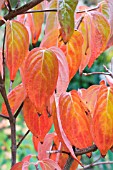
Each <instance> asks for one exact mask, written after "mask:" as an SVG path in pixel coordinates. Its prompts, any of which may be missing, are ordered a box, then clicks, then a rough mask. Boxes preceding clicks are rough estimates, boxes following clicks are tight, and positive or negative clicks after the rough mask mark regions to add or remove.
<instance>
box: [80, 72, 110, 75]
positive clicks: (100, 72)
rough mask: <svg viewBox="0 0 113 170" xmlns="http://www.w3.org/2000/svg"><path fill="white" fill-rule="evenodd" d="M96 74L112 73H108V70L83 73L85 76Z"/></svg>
mask: <svg viewBox="0 0 113 170" xmlns="http://www.w3.org/2000/svg"><path fill="white" fill-rule="evenodd" d="M95 74H103V75H109V76H110V75H111V74H110V73H106V72H92V73H83V75H84V76H91V75H95Z"/></svg>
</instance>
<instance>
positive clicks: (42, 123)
mask: <svg viewBox="0 0 113 170" xmlns="http://www.w3.org/2000/svg"><path fill="white" fill-rule="evenodd" d="M29 106H30V107H29ZM23 111H24V120H25V122H26V124H27V126H28V128H29V130H30V131H31V132H32V133H33V135H34V136H36V137H38V138H39V140H40V141H41V142H43V140H44V137H45V135H46V133H47V132H48V131H49V130H50V128H51V126H52V117H48V113H47V112H46V111H43V114H42V115H39V113H38V111H37V109H36V108H35V106H34V105H33V104H32V103H31V101H30V100H29V98H28V97H27V98H26V100H25V102H24V106H23Z"/></svg>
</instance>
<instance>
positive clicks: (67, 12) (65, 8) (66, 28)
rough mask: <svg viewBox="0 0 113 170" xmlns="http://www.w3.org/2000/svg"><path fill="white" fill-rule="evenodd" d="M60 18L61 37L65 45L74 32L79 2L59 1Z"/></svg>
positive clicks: (76, 0)
mask: <svg viewBox="0 0 113 170" xmlns="http://www.w3.org/2000/svg"><path fill="white" fill-rule="evenodd" d="M58 2H59V11H58V18H59V23H60V26H61V29H60V35H61V38H62V39H63V42H64V43H67V42H68V41H69V39H70V38H71V36H72V35H73V32H74V12H75V9H76V6H77V4H78V0H71V1H70V0H63V1H62V0H59V1H58Z"/></svg>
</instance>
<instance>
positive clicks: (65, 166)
mask: <svg viewBox="0 0 113 170" xmlns="http://www.w3.org/2000/svg"><path fill="white" fill-rule="evenodd" d="M73 161H74V158H73V157H72V156H71V155H69V157H68V159H67V162H66V164H65V165H64V168H63V170H69V169H70V167H71V165H72V163H73Z"/></svg>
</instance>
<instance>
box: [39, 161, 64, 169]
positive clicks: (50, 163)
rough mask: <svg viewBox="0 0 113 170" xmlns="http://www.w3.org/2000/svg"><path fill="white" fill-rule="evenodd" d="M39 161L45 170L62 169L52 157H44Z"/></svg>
mask: <svg viewBox="0 0 113 170" xmlns="http://www.w3.org/2000/svg"><path fill="white" fill-rule="evenodd" d="M39 163H40V166H41V168H42V169H43V170H54V169H57V170H61V168H60V167H59V165H58V164H57V163H56V162H55V161H53V160H51V159H43V160H41V161H39Z"/></svg>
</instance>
